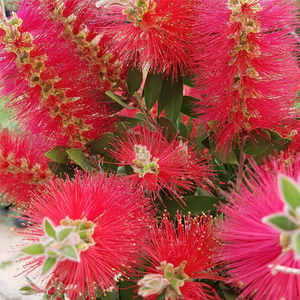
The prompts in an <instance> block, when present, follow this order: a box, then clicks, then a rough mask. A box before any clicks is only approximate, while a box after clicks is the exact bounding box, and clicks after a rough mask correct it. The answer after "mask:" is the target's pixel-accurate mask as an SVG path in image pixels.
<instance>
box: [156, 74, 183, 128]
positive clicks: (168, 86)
mask: <svg viewBox="0 0 300 300" xmlns="http://www.w3.org/2000/svg"><path fill="white" fill-rule="evenodd" d="M159 98H160V99H161V100H162V105H163V109H164V111H165V116H166V117H167V118H169V119H170V120H172V122H173V123H176V120H177V118H178V115H179V112H180V109H181V105H182V99H183V82H182V77H180V78H178V80H177V81H173V82H172V79H171V78H167V79H165V80H164V83H163V88H162V91H161V94H160V96H159Z"/></svg>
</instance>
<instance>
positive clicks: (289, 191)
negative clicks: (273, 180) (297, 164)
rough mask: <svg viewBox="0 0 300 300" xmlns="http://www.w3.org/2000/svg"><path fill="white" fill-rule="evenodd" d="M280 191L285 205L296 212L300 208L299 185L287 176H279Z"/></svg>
mask: <svg viewBox="0 0 300 300" xmlns="http://www.w3.org/2000/svg"><path fill="white" fill-rule="evenodd" d="M278 179H279V190H280V193H281V196H282V197H283V200H284V202H285V203H287V204H288V205H289V206H290V207H291V208H293V209H294V210H296V208H297V207H298V206H300V191H299V188H298V185H297V183H296V182H295V181H294V180H293V179H292V178H288V177H286V176H283V175H281V176H279V178H278Z"/></svg>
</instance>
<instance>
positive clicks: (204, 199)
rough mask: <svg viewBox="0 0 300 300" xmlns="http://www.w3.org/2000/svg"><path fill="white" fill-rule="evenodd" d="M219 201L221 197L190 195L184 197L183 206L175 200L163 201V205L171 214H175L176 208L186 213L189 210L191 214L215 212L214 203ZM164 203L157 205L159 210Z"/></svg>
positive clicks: (216, 203)
mask: <svg viewBox="0 0 300 300" xmlns="http://www.w3.org/2000/svg"><path fill="white" fill-rule="evenodd" d="M220 201H221V198H217V197H212V196H190V197H186V201H185V203H186V205H187V206H185V207H181V206H180V204H179V203H178V202H177V201H175V200H173V201H165V203H164V205H165V207H166V208H167V211H168V212H169V213H170V215H171V216H174V215H176V213H177V210H178V209H179V210H182V213H183V214H188V212H191V213H192V215H201V214H202V212H205V213H207V212H208V211H210V212H211V213H213V212H215V211H216V207H215V205H218V204H219V202H220ZM164 205H163V204H160V205H159V209H160V210H161V211H163V210H164V209H165V207H164Z"/></svg>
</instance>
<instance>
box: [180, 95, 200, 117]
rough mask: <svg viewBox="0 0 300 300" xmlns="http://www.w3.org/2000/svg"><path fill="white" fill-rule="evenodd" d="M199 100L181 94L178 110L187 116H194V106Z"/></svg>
mask: <svg viewBox="0 0 300 300" xmlns="http://www.w3.org/2000/svg"><path fill="white" fill-rule="evenodd" d="M199 101H200V100H199V99H197V98H194V97H191V96H183V99H182V104H181V109H180V111H181V112H182V113H183V114H185V115H187V116H189V117H192V118H196V117H197V115H196V114H195V112H194V108H195V107H196V104H197V102H199Z"/></svg>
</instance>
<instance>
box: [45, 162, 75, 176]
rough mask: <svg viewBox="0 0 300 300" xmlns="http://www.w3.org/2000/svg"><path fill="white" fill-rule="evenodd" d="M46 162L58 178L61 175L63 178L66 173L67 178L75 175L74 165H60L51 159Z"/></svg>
mask: <svg viewBox="0 0 300 300" xmlns="http://www.w3.org/2000/svg"><path fill="white" fill-rule="evenodd" d="M47 164H48V167H49V169H50V170H51V171H52V173H53V174H54V175H56V176H57V177H59V178H60V177H61V178H62V179H64V180H65V179H66V175H68V177H69V178H74V177H75V169H76V168H77V166H75V165H60V164H58V163H55V162H52V161H50V162H49V161H48V162H47Z"/></svg>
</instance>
